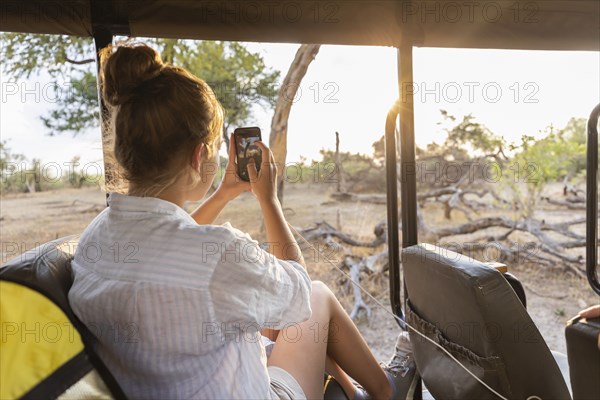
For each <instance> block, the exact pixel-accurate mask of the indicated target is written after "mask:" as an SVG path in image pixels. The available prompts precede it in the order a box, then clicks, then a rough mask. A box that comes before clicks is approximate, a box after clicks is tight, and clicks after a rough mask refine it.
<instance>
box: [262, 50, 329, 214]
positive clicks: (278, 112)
mask: <svg viewBox="0 0 600 400" xmlns="http://www.w3.org/2000/svg"><path fill="white" fill-rule="evenodd" d="M320 47H321V45H319V44H303V45H301V46H300V47H299V48H298V51H297V52H296V56H295V57H294V61H293V62H292V65H290V69H289V70H288V72H287V74H286V76H285V78H284V79H283V83H282V85H281V88H280V90H279V95H278V97H277V101H276V103H275V113H274V114H273V119H272V121H271V135H270V136H269V146H270V147H271V149H272V151H273V156H274V157H275V162H276V163H277V165H278V166H280V168H281V169H285V161H286V157H287V128H288V119H289V117H290V111H291V109H292V104H293V102H294V98H295V97H296V93H297V92H298V88H299V87H300V82H302V79H303V78H304V75H306V71H308V66H309V65H310V63H311V62H312V61H313V60H314V59H315V57H316V56H317V53H318V52H319V49H320ZM284 178H285V171H283V170H280V171H279V175H278V176H277V197H278V198H279V201H280V202H281V203H282V204H283V184H284Z"/></svg>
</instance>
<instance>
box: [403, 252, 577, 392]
mask: <svg viewBox="0 0 600 400" xmlns="http://www.w3.org/2000/svg"><path fill="white" fill-rule="evenodd" d="M402 265H403V272H404V279H405V284H406V288H407V295H408V301H407V305H406V319H407V322H408V323H409V324H410V325H411V326H412V327H414V328H415V329H416V330H417V331H418V332H419V333H416V332H413V331H412V330H409V332H410V338H411V342H412V344H413V351H414V356H415V361H416V363H417V368H418V370H419V372H420V374H421V377H422V379H423V382H424V385H425V386H426V387H427V388H428V389H429V391H430V392H431V395H432V396H433V397H434V398H436V399H465V398H469V399H497V398H498V396H497V395H496V394H494V393H493V392H492V391H491V390H489V389H488V388H486V387H485V386H484V385H482V384H481V383H480V382H478V381H477V380H476V379H475V378H473V376H471V375H470V374H469V373H468V372H466V371H465V370H464V369H463V368H462V367H461V366H460V365H458V363H457V362H456V361H455V360H452V358H451V357H449V356H448V355H447V354H446V353H445V352H444V351H442V350H441V349H440V348H439V347H437V346H436V345H434V344H432V343H431V341H433V342H435V343H437V344H438V345H440V346H442V347H443V348H444V349H446V350H447V351H448V352H449V353H450V354H452V356H453V357H454V358H456V359H457V360H458V361H460V363H461V364H462V365H463V366H464V367H465V368H467V369H468V370H469V371H470V372H471V373H472V374H474V375H475V376H477V377H478V378H479V379H481V380H482V381H483V382H485V383H486V384H487V385H489V386H490V387H491V388H492V389H493V390H495V391H497V392H498V393H500V394H501V395H502V396H504V397H506V398H509V399H513V398H518V399H528V398H533V399H537V398H539V399H570V398H571V394H570V389H569V386H568V384H567V382H568V381H569V379H568V376H569V372H568V365H567V363H566V358H565V356H564V355H560V354H556V358H555V356H553V353H552V352H550V349H549V348H548V346H547V345H546V342H545V341H544V339H543V338H542V336H541V334H540V332H539V331H538V329H537V327H536V326H535V324H534V323H533V321H532V320H531V318H530V317H529V315H528V314H527V311H526V310H525V308H524V306H523V304H522V302H521V301H520V300H519V298H518V296H517V294H516V293H515V291H514V290H513V289H512V288H511V285H510V284H509V283H508V282H507V280H506V279H505V278H504V277H503V276H502V274H501V273H500V272H498V271H497V270H496V269H494V268H491V267H489V266H486V265H485V264H483V263H481V262H478V261H476V260H474V259H472V258H469V257H467V256H464V255H462V254H458V253H454V252H451V251H449V250H446V249H443V248H440V247H436V246H433V245H428V244H419V245H415V246H411V247H409V248H406V249H404V250H403V251H402ZM424 336H425V337H427V338H428V339H430V340H431V341H430V340H428V339H425V338H424Z"/></svg>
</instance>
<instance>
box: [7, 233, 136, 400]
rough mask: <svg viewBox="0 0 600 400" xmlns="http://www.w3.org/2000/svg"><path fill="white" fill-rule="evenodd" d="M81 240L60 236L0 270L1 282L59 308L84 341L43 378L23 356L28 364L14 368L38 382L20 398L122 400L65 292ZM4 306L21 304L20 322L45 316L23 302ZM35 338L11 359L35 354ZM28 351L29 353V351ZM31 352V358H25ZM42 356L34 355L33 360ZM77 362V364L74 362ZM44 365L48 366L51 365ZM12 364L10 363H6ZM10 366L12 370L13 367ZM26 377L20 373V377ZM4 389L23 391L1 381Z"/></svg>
mask: <svg viewBox="0 0 600 400" xmlns="http://www.w3.org/2000/svg"><path fill="white" fill-rule="evenodd" d="M78 239H79V235H71V236H66V237H62V238H59V239H56V240H53V241H50V242H48V243H44V244H42V245H40V246H37V247H35V248H33V249H31V250H29V251H26V252H25V253H23V254H21V255H19V256H17V257H15V258H13V259H11V260H9V261H8V262H7V263H6V264H4V265H3V266H2V268H0V283H8V284H17V285H20V286H21V287H25V288H28V289H31V290H30V291H34V292H37V293H39V294H41V295H43V296H44V297H45V298H46V299H48V302H50V303H53V304H54V305H56V306H58V308H59V309H60V310H61V311H62V313H64V315H65V316H66V317H67V318H68V321H70V323H71V324H72V325H73V327H74V328H75V329H76V331H77V333H79V335H80V337H81V341H82V342H83V345H84V347H83V351H82V352H81V353H80V354H78V355H76V356H75V357H73V358H72V359H71V360H70V361H69V362H68V363H66V364H64V365H63V366H59V367H58V368H57V369H56V370H55V371H54V373H52V374H50V375H48V376H45V375H41V374H40V371H39V370H37V368H39V364H36V362H34V361H36V360H35V359H33V358H34V357H29V358H28V357H22V358H24V359H26V360H27V362H26V363H24V365H19V366H18V368H22V369H24V368H28V369H29V371H27V372H28V374H31V375H35V376H36V378H37V379H38V383H37V384H35V385H34V386H33V387H31V388H29V389H28V391H27V392H26V393H25V394H23V395H22V396H21V395H20V394H19V395H16V396H17V397H22V398H24V399H26V398H32V399H35V398H110V397H111V396H113V397H114V398H125V395H124V393H123V391H122V389H121V387H120V386H119V384H118V382H117V381H116V379H115V378H114V376H113V375H112V373H111V372H110V371H109V370H108V368H107V367H106V366H105V365H104V363H103V362H102V360H101V359H100V357H99V356H98V355H97V353H96V351H95V346H96V343H97V342H96V339H95V337H94V336H93V335H92V333H91V332H90V331H89V330H88V329H87V328H86V327H85V325H83V323H82V322H81V321H79V319H78V318H77V316H75V314H74V313H73V310H72V309H71V306H70V304H69V300H68V293H69V289H70V288H71V285H72V283H73V276H72V270H71V260H72V259H73V256H74V254H75V250H76V248H77V244H78ZM3 301H7V302H10V301H16V302H19V301H20V302H21V303H22V302H25V304H23V307H21V308H22V310H23V312H24V313H25V314H26V315H24V316H23V317H24V318H25V319H24V321H29V323H31V321H38V320H39V319H41V318H42V317H43V315H39V313H40V312H43V311H41V310H39V309H37V308H36V307H35V305H31V304H29V303H27V301H26V300H25V299H14V298H10V299H3ZM23 323H26V322H23ZM35 337H36V336H35V335H26V338H25V339H26V340H21V341H19V342H18V343H17V344H18V346H17V347H16V348H15V349H12V350H13V351H14V352H15V354H17V353H20V354H29V353H31V346H33V348H34V349H35V344H32V343H30V342H29V341H30V340H32V339H33V340H34V341H35ZM28 346H29V348H28ZM60 351H61V349H60V348H57V349H55V350H54V353H52V352H50V353H49V354H48V357H49V358H52V357H53V354H55V353H56V352H60ZM28 352H29V353H28ZM40 357H44V355H40V354H37V355H36V356H35V358H36V359H38V358H40ZM4 361H6V362H7V363H10V360H8V359H6V360H3V362H4ZM75 361H76V363H75ZM40 362H41V363H42V364H49V363H50V361H46V362H43V360H42V361H40ZM8 365H11V364H8ZM11 366H12V365H11ZM21 375H24V374H21ZM3 384H6V385H11V386H12V385H14V388H13V387H9V388H8V390H9V391H11V392H14V393H20V391H21V388H20V387H18V385H19V383H18V382H16V383H15V382H10V381H9V382H3Z"/></svg>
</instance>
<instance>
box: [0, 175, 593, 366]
mask: <svg viewBox="0 0 600 400" xmlns="http://www.w3.org/2000/svg"><path fill="white" fill-rule="evenodd" d="M330 190H331V188H329V187H325V186H322V185H318V184H303V185H288V186H287V188H286V192H285V201H284V204H285V210H284V212H285V214H286V217H287V219H288V221H289V222H290V223H291V224H292V225H293V226H294V227H296V228H306V227H309V226H311V225H312V224H313V223H314V222H318V221H327V222H329V223H330V224H331V225H333V226H338V223H339V227H340V228H341V230H342V231H343V232H345V233H347V234H349V235H351V236H352V237H354V238H356V239H359V240H371V239H372V238H373V232H372V231H373V227H374V226H375V225H376V224H377V223H378V222H379V221H382V220H384V219H385V216H386V214H385V206H383V205H376V204H365V203H337V202H333V201H331V199H330V197H329V193H330ZM105 199H106V196H105V193H104V192H102V191H100V190H99V189H94V188H84V189H64V190H57V191H49V192H40V193H33V194H8V195H4V196H2V198H1V199H0V200H1V201H0V232H1V238H0V241H1V244H2V246H1V249H2V263H4V262H6V261H7V260H9V259H10V258H12V257H14V256H16V255H18V254H20V253H21V252H23V251H25V250H28V249H31V248H33V247H35V246H36V245H38V244H41V243H45V242H47V241H49V240H52V239H55V238H58V237H62V236H66V235H70V234H74V233H80V232H81V231H82V230H83V229H85V227H86V226H87V224H88V223H89V222H90V221H91V220H92V219H93V218H94V217H95V216H96V215H97V214H98V213H99V212H100V211H101V210H102V209H104V207H105V204H106V203H105ZM194 207H195V205H194V204H188V205H187V206H186V208H188V210H191V209H193V208H194ZM425 212H426V215H427V216H426V218H427V220H428V221H429V222H435V221H440V220H441V216H440V215H441V210H439V209H436V207H431V208H429V209H426V210H425ZM573 213H574V212H573V211H569V212H568V213H565V217H568V218H573ZM578 213H581V215H582V216H583V212H578ZM438 214H439V215H438ZM225 221H230V222H231V224H232V225H233V226H235V227H237V228H239V229H242V230H245V231H248V232H249V233H250V234H251V235H252V236H253V237H255V238H256V239H257V240H259V241H260V240H262V239H264V238H262V237H261V234H260V232H261V218H260V209H259V207H258V203H257V202H256V200H255V199H254V197H253V196H252V195H251V194H249V193H245V194H243V195H242V196H240V197H239V198H238V199H236V200H235V201H233V202H232V203H230V204H229V205H228V207H227V208H226V209H225V210H224V211H223V213H222V214H221V215H220V216H219V218H218V220H217V221H216V223H223V222H225ZM458 221H459V220H458V219H457V220H456V221H451V223H457V222H458ZM303 247H304V248H305V249H306V251H308V252H309V253H308V254H305V258H306V260H307V262H308V270H309V273H310V274H311V277H312V278H313V279H319V280H322V281H324V282H326V283H327V284H328V285H330V287H332V288H333V290H334V291H335V292H336V294H337V295H338V298H339V299H340V301H341V302H342V304H343V305H344V306H345V307H346V309H347V310H348V311H350V309H351V306H352V303H353V298H352V293H351V291H348V290H345V289H344V288H343V287H342V286H340V284H339V281H340V278H341V276H342V275H341V273H340V272H339V271H338V270H337V269H336V267H335V265H337V262H338V261H339V259H338V258H339V257H338V256H336V255H335V254H331V252H329V253H327V252H326V253H327V254H326V255H325V256H323V255H321V256H318V257H316V256H314V254H315V253H314V252H311V251H310V250H309V249H308V248H306V246H303ZM580 250H581V252H582V253H583V249H580ZM353 251H355V252H356V254H365V252H364V250H361V249H354V250H353ZM361 251H362V253H359V252H361ZM324 258H329V259H330V261H332V263H329V262H327V260H325V259H324ZM331 259H333V260H331ZM509 268H510V271H511V272H512V273H513V274H515V275H516V276H517V277H518V278H519V279H520V280H521V281H522V283H523V284H524V286H525V290H526V293H527V300H528V311H529V313H530V315H531V317H532V319H533V321H534V322H535V324H536V325H537V327H538V329H539V330H540V332H541V334H542V336H543V337H544V338H545V340H546V342H547V343H548V346H549V347H550V348H551V349H554V350H558V351H561V352H563V353H566V345H565V339H564V328H565V322H566V321H567V320H568V319H569V318H571V317H572V316H574V315H576V313H577V312H578V311H579V310H581V309H582V308H585V307H587V306H590V305H592V304H595V303H597V302H598V297H596V296H595V295H594V294H593V292H592V290H591V289H590V288H589V286H588V284H587V282H586V281H585V280H583V279H581V278H578V277H575V276H574V275H573V274H571V273H565V272H561V269H560V268H558V269H552V270H549V269H547V268H544V267H540V266H531V265H529V266H519V265H517V266H509ZM363 286H364V287H365V288H366V289H367V290H369V292H370V293H371V294H372V295H373V296H374V297H375V298H377V299H378V300H379V301H380V302H381V303H383V304H384V305H385V308H382V307H380V306H378V305H377V304H375V303H374V302H373V301H372V300H371V299H366V302H367V304H369V305H370V307H371V309H372V315H371V317H370V318H369V319H367V318H366V317H364V316H361V317H360V318H359V319H358V320H357V321H356V323H357V326H358V327H359V329H360V331H361V332H362V333H363V335H364V337H365V339H366V340H367V342H368V343H369V345H370V346H371V348H372V349H373V352H374V354H375V356H376V357H377V358H378V359H379V360H382V361H383V360H387V359H388V358H389V357H390V355H391V354H392V351H393V346H394V343H395V338H396V335H397V333H398V332H399V327H398V325H397V324H396V322H395V321H394V319H393V318H392V317H391V315H390V312H389V310H390V309H389V300H388V296H389V288H388V283H387V280H386V278H382V277H379V278H378V279H377V278H375V279H367V280H366V281H365V282H364V283H363Z"/></svg>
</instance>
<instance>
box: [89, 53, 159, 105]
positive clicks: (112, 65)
mask: <svg viewBox="0 0 600 400" xmlns="http://www.w3.org/2000/svg"><path fill="white" fill-rule="evenodd" d="M115 47H116V49H117V50H116V51H114V52H113V49H114V48H115ZM100 65H101V76H100V79H101V88H102V96H103V98H104V100H105V101H106V102H108V103H109V104H110V105H112V106H116V105H119V104H123V103H124V102H125V101H126V100H127V99H128V98H129V97H130V96H131V94H132V92H133V91H134V90H135V88H136V87H137V86H139V85H140V84H142V83H144V82H145V81H148V80H150V79H153V78H156V77H157V76H158V75H159V74H160V71H161V69H162V68H163V66H164V64H163V62H162V60H161V59H160V56H159V55H158V53H157V52H156V51H154V49H152V48H151V47H148V46H147V45H145V44H140V43H131V44H125V45H119V46H108V47H107V48H105V49H103V50H102V51H101V52H100Z"/></svg>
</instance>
